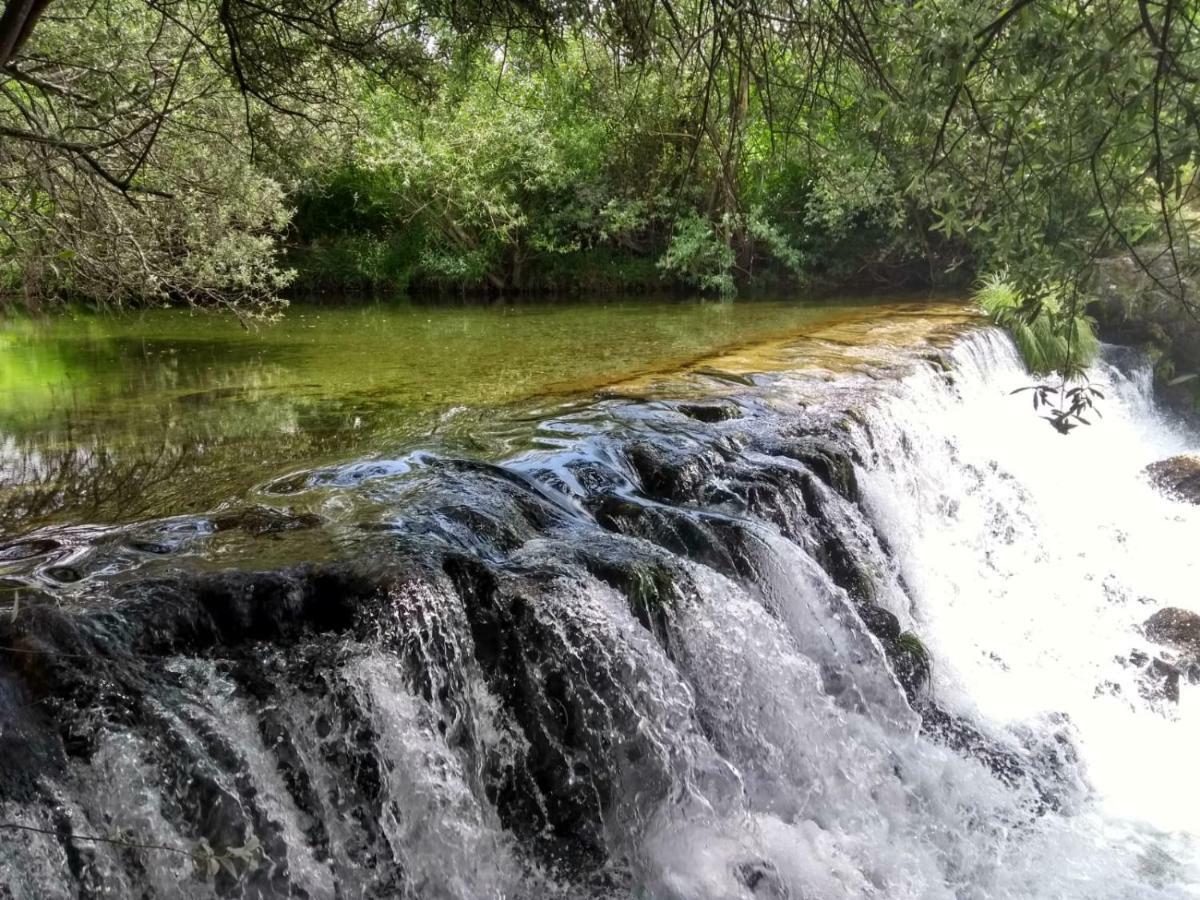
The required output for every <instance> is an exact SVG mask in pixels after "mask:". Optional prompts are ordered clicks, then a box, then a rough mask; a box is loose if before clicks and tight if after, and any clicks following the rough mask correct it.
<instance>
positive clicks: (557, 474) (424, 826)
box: [0, 328, 1200, 900]
mask: <svg viewBox="0 0 1200 900" xmlns="http://www.w3.org/2000/svg"><path fill="white" fill-rule="evenodd" d="M885 349H886V354H885V355H886V356H887V360H888V365H887V366H885V367H881V366H880V365H877V364H874V363H872V362H871V361H870V360H864V361H860V362H859V363H857V364H855V365H851V366H847V367H845V370H844V371H839V372H838V373H836V374H834V373H833V372H831V371H828V370H826V369H817V368H811V369H803V368H797V369H795V370H793V371H786V372H779V373H775V374H771V375H763V376H756V377H755V378H754V379H753V384H752V386H745V387H743V386H741V385H738V386H736V388H731V387H730V385H729V384H728V383H725V384H724V386H723V391H722V396H721V398H720V399H708V400H705V399H700V400H696V399H695V398H693V399H691V400H689V401H688V402H681V401H678V400H670V399H667V398H666V397H663V398H657V399H656V398H655V397H653V396H651V397H650V398H649V399H646V398H638V399H624V398H620V397H610V398H608V399H600V400H597V401H596V403H594V404H590V405H579V404H577V405H575V406H573V407H572V408H571V409H569V410H566V411H564V412H562V413H560V414H559V415H557V416H555V417H552V418H550V419H548V420H547V421H546V422H545V423H544V424H543V426H542V428H541V430H540V432H539V439H538V441H537V443H536V445H535V446H532V447H530V448H529V449H527V450H526V451H525V452H524V453H521V454H519V455H516V456H514V457H512V458H510V459H508V460H506V461H505V462H504V463H503V464H501V465H495V464H489V463H482V462H478V461H472V460H465V459H450V458H445V457H441V456H438V455H435V454H431V453H412V454H406V455H404V456H403V457H401V458H397V459H392V460H384V459H375V460H366V461H354V462H350V463H347V464H346V465H342V466H330V467H324V468H320V469H314V470H307V471H302V472H296V473H292V474H291V475H289V476H287V477H286V478H282V479H279V480H277V481H275V482H272V483H269V484H265V485H262V486H261V488H260V489H258V490H257V491H256V492H254V495H253V496H252V497H251V498H248V499H247V502H251V503H253V504H255V506H254V507H253V509H254V514H255V515H256V516H257V517H258V518H256V519H255V521H256V522H267V523H268V524H269V525H270V527H269V528H267V527H266V526H261V527H258V530H257V531H256V536H255V539H254V541H251V540H249V539H248V538H244V539H243V538H236V539H235V538H230V537H229V532H230V529H229V528H215V527H213V524H212V518H211V517H203V516H199V517H183V518H176V519H169V520H162V521H158V522H148V523H139V524H137V525H134V526H124V527H119V528H101V527H91V528H75V529H62V530H59V531H52V530H44V531H43V532H40V533H37V534H34V535H29V536H27V537H25V538H23V539H21V540H18V541H13V542H10V543H9V544H7V545H6V546H4V547H2V548H0V558H3V559H4V560H8V561H9V563H8V569H7V570H6V571H7V573H8V574H7V575H6V577H7V579H8V581H7V582H6V583H8V584H18V585H20V586H22V588H23V589H24V590H25V594H24V596H25V597H26V599H24V600H23V601H21V603H20V605H19V606H15V605H14V606H13V607H12V608H10V609H9V610H8V611H7V612H5V613H3V615H2V616H0V646H2V647H3V648H4V650H3V652H0V823H3V824H4V825H5V826H6V827H5V829H4V830H3V832H2V833H3V838H4V839H3V843H2V844H0V896H4V897H12V898H58V897H63V898H67V897H80V896H81V897H100V896H145V897H175V896H186V897H221V898H226V897H244V898H277V897H279V898H282V897H291V898H312V900H317V898H327V897H328V898H395V897H412V898H433V900H442V898H445V900H483V898H497V900H498V898H530V900H532V898H545V897H563V898H597V900H599V898H627V897H638V898H646V900H692V898H697V900H709V898H711V900H735V898H740V900H754V898H773V900H784V898H786V900H801V898H803V900H835V898H836V900H841V898H864V900H866V898H872V900H901V898H922V900H924V898H931V900H934V898H946V900H975V898H978V900H983V898H988V900H991V898H1012V900H1017V898H1021V900H1028V898H1045V900H1050V898H1056V900H1057V898H1070V900H1076V898H1078V900H1082V898H1088V900H1099V898H1112V900H1119V898H1121V900H1123V898H1133V897H1138V898H1160V900H1165V898H1186V897H1196V896H1200V847H1198V845H1197V843H1196V842H1197V840H1198V839H1200V794H1197V792H1196V790H1195V788H1194V787H1193V786H1192V781H1193V779H1191V778H1190V777H1189V776H1190V774H1191V772H1190V768H1189V766H1188V762H1189V761H1190V759H1191V756H1192V752H1191V751H1192V749H1193V748H1195V747H1196V746H1198V745H1200V744H1198V742H1197V738H1198V737H1200V734H1198V733H1197V730H1198V728H1200V714H1198V712H1197V709H1196V705H1197V704H1196V699H1195V697H1193V696H1192V692H1193V691H1194V688H1191V687H1190V686H1189V685H1185V686H1184V688H1183V690H1182V692H1181V693H1182V696H1181V697H1180V700H1179V702H1178V703H1177V704H1175V703H1168V702H1166V701H1162V700H1159V699H1155V698H1153V697H1147V696H1144V691H1142V690H1141V684H1142V683H1141V681H1139V679H1140V678H1142V677H1144V673H1142V672H1141V670H1139V668H1138V667H1137V665H1135V664H1133V663H1131V662H1130V656H1131V653H1134V652H1135V651H1141V652H1143V653H1146V654H1148V655H1153V654H1154V653H1155V652H1156V651H1155V649H1154V648H1153V647H1152V646H1150V645H1148V644H1147V643H1146V642H1145V640H1144V639H1143V638H1142V637H1141V636H1140V633H1139V631H1138V630H1137V625H1138V624H1139V623H1140V622H1141V621H1142V620H1144V619H1145V618H1146V617H1147V616H1148V615H1149V614H1150V613H1151V612H1153V610H1154V609H1156V608H1158V607H1159V606H1165V605H1172V606H1180V607H1187V608H1192V609H1197V610H1200V597H1197V596H1196V594H1195V593H1194V587H1193V586H1194V585H1195V584H1196V583H1198V577H1200V556H1198V555H1197V554H1195V553H1194V552H1191V551H1190V546H1192V545H1194V541H1195V537H1194V536H1195V535H1196V534H1197V533H1198V532H1197V525H1198V524H1200V509H1198V508H1194V507H1187V506H1184V505H1183V504H1180V503H1176V502H1173V501H1170V500H1168V499H1166V498H1164V497H1161V496H1159V495H1158V494H1156V493H1155V492H1154V491H1153V489H1152V488H1151V487H1150V486H1149V485H1148V484H1146V483H1145V482H1144V480H1143V479H1142V478H1141V476H1140V472H1141V469H1142V468H1143V467H1144V466H1145V465H1146V464H1147V463H1149V462H1151V461H1152V460H1155V459H1158V458H1162V457H1164V456H1168V455H1171V454H1173V453H1176V452H1179V451H1181V450H1182V449H1186V448H1187V447H1188V446H1189V441H1190V442H1191V446H1193V447H1194V446H1195V441H1196V438H1195V436H1194V435H1189V434H1187V433H1186V432H1184V431H1183V430H1181V429H1178V428H1176V427H1175V426H1173V425H1172V424H1171V423H1170V422H1169V421H1168V420H1167V419H1165V418H1164V417H1163V416H1162V415H1161V414H1160V413H1159V412H1158V411H1157V410H1156V409H1155V407H1154V404H1153V400H1152V396H1151V393H1150V382H1149V375H1148V370H1147V367H1146V365H1145V364H1144V362H1143V361H1141V360H1139V359H1137V358H1135V357H1134V356H1132V355H1131V354H1129V353H1128V352H1124V351H1116V350H1112V351H1110V352H1109V353H1108V354H1107V356H1106V358H1105V360H1104V361H1103V362H1101V363H1099V364H1098V365H1097V366H1096V368H1095V370H1094V372H1093V373H1092V377H1093V379H1094V383H1095V384H1096V385H1097V386H1098V387H1100V388H1101V389H1102V390H1103V391H1104V393H1105V395H1106V399H1105V400H1104V401H1103V403H1102V406H1101V411H1102V413H1103V415H1104V419H1103V420H1101V422H1099V423H1097V424H1095V425H1093V426H1092V427H1091V428H1090V429H1088V428H1080V429H1078V430H1077V431H1076V432H1074V433H1072V435H1070V436H1069V437H1063V436H1061V435H1058V434H1057V433H1055V432H1054V431H1053V430H1052V429H1051V428H1049V427H1048V426H1047V425H1046V423H1044V422H1042V421H1041V420H1040V419H1039V418H1038V417H1037V416H1036V415H1035V414H1034V412H1033V411H1032V410H1031V409H1030V407H1029V399H1028V395H1023V394H1015V395H1014V394H1012V393H1011V391H1012V390H1013V389H1015V388H1018V387H1021V386H1023V385H1024V384H1026V383H1027V380H1028V377H1027V376H1026V375H1025V374H1024V372H1023V370H1022V369H1021V367H1020V364H1019V362H1018V360H1017V358H1016V356H1015V354H1014V351H1013V349H1012V346H1011V344H1010V343H1009V342H1008V340H1007V339H1006V338H1005V337H1003V336H1002V335H1000V334H999V333H997V332H994V331H991V330H987V329H978V328H977V329H974V330H969V331H966V332H963V333H960V334H957V335H956V336H955V337H953V339H950V338H946V339H945V340H941V341H935V342H933V343H922V344H920V345H918V346H910V347H894V348H885ZM846 352H847V353H848V354H849V353H851V351H848V350H847V351H846ZM264 511H265V512H264ZM268 513H269V515H268ZM222 515H223V516H224V519H223V520H222V521H225V522H228V521H231V520H234V519H236V516H231V514H230V513H229V512H228V511H224V512H223V513H222ZM264 533H265V534H266V536H265V537H264V536H263V534H264ZM264 540H266V541H273V542H274V543H272V544H270V545H269V549H270V554H271V555H272V558H274V559H277V560H278V564H277V565H272V566H267V567H263V566H261V565H259V566H257V567H252V566H246V565H239V564H238V560H239V553H242V552H243V551H244V550H245V548H246V546H248V545H251V544H253V545H254V546H256V547H257V546H259V545H260V544H261V543H262V541H264ZM1189 541H1190V542H1191V544H1189ZM256 542H257V543H256ZM261 558H262V557H261V555H260V556H256V557H255V559H256V560H260V559H261ZM65 564H69V565H71V566H72V567H73V569H74V570H77V571H78V572H79V573H81V574H82V576H83V577H81V578H79V579H78V580H75V581H72V582H71V583H70V584H66V585H63V584H55V585H54V586H53V588H52V586H51V582H52V579H51V578H49V577H48V576H47V573H49V572H52V571H53V570H54V569H55V567H61V566H63V565H65Z"/></svg>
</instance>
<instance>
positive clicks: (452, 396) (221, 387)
mask: <svg viewBox="0 0 1200 900" xmlns="http://www.w3.org/2000/svg"><path fill="white" fill-rule="evenodd" d="M866 307H867V304H864V303H863V302H855V301H838V302H826V303H820V304H813V303H802V302H768V301H753V302H748V301H739V302H736V303H716V302H669V301H645V300H639V301H627V302H614V303H570V304H556V305H517V306H502V307H480V306H455V307H450V306H426V305H415V304H407V303H393V304H373V305H366V306H363V305H359V306H354V307H328V306H312V305H302V306H294V307H292V309H291V310H290V311H289V312H288V314H287V316H286V317H285V318H284V319H283V320H282V321H281V322H279V323H277V324H272V325H263V326H260V327H257V328H251V329H245V328H243V327H242V326H241V325H239V323H237V322H236V321H234V320H231V319H227V318H218V317H214V316H206V315H196V314H191V313H188V312H184V311H166V310H157V311H152V312H146V313H143V314H139V315H128V316H97V315H74V316H66V317H59V318H52V319H48V320H29V319H10V320H8V321H5V322H2V323H0V467H2V468H0V532H3V533H9V534H12V533H15V532H24V531H27V530H29V529H30V528H32V527H36V526H37V525H40V524H44V523H48V522H59V523H62V522H120V521H128V520H131V519H136V518H140V517H143V516H149V515H173V514H183V513H189V512H196V511H200V510H204V509H209V508H211V507H212V506H213V505H214V504H217V503H219V502H220V501H221V500H223V499H226V498H229V497H231V496H234V495H236V494H237V493H238V492H240V491H244V490H245V489H246V488H248V487H249V486H251V485H254V484H257V483H260V482H262V481H264V480H267V479H270V478H274V477H278V476H279V475H282V474H286V473H287V472H288V471H290V470H292V469H294V468H296V467H297V466H300V465H314V464H319V463H322V462H325V461H330V460H334V459H344V458H346V457H348V456H361V457H370V456H371V455H374V454H381V453H395V452H397V451H399V450H402V449H404V448H405V447H411V446H413V445H417V444H420V445H423V446H425V445H429V446H436V447H438V448H440V449H444V450H449V451H450V452H462V453H469V454H471V455H474V456H496V455H500V454H503V453H507V452H511V451H512V450H514V449H518V448H519V447H520V446H521V444H522V441H524V440H526V439H527V438H528V434H529V431H530V429H531V428H532V423H535V422H536V421H537V420H538V419H541V418H544V416H545V415H548V414H550V413H552V412H553V411H554V410H555V409H558V408H559V407H561V406H563V405H569V404H570V403H572V402H579V401H580V399H587V398H590V397H591V396H594V394H595V392H596V391H597V390H600V389H603V388H604V387H605V386H607V385H611V384H614V383H618V382H621V381H623V380H627V379H630V378H637V377H639V376H645V375H647V374H651V373H655V372H668V371H673V370H676V369H679V368H681V367H683V366H686V365H689V364H694V363H699V362H701V361H702V360H703V359H704V358H705V357H707V356H710V355H713V354H717V353H720V352H723V351H728V350H730V349H734V348H738V347H743V346H748V345H752V344H755V343H758V342H762V341H767V340H772V339H778V338H782V337H786V336H788V335H791V334H797V333H802V332H803V331H804V330H805V329H808V328H812V327H815V326H819V325H822V324H826V323H829V322H830V321H833V320H836V319H839V318H844V317H847V316H854V315H859V314H862V313H863V311H864V310H865V308H866Z"/></svg>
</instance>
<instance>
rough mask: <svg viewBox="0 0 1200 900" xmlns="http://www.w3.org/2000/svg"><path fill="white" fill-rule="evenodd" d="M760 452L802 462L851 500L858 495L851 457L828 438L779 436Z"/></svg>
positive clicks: (857, 498) (856, 500)
mask: <svg viewBox="0 0 1200 900" xmlns="http://www.w3.org/2000/svg"><path fill="white" fill-rule="evenodd" d="M762 449H763V452H764V453H768V454H770V455H772V456H786V457H788V458H789V459H794V460H797V461H799V462H802V463H804V465H805V466H806V467H808V469H810V470H811V471H812V472H813V473H814V474H816V476H817V477H818V478H820V479H821V480H822V481H823V482H825V484H827V485H829V486H830V487H831V488H833V489H834V490H835V491H837V492H838V493H839V494H841V495H842V496H843V497H845V498H846V499H847V500H849V501H851V502H858V501H859V500H860V499H861V495H860V493H859V489H858V478H857V477H856V476H855V474H854V460H853V459H851V457H850V455H849V454H848V453H846V452H845V451H844V450H842V449H841V448H839V447H838V446H837V445H835V444H834V443H832V442H831V441H828V440H825V439H822V438H819V437H814V436H812V435H800V436H796V437H792V438H780V439H778V440H773V441H769V442H767V443H765V444H764V446H763V448H762Z"/></svg>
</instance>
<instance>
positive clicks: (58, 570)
mask: <svg viewBox="0 0 1200 900" xmlns="http://www.w3.org/2000/svg"><path fill="white" fill-rule="evenodd" d="M45 573H46V577H47V578H52V579H54V580H55V581H59V582H62V583H63V584H74V583H75V582H76V581H80V580H82V578H83V573H82V572H81V571H79V569H76V568H75V567H74V566H50V567H49V568H48V569H46V570H45Z"/></svg>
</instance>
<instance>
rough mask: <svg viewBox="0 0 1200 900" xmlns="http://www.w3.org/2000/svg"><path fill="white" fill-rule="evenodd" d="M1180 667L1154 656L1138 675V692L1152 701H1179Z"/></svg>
mask: <svg viewBox="0 0 1200 900" xmlns="http://www.w3.org/2000/svg"><path fill="white" fill-rule="evenodd" d="M1179 678H1180V672H1179V669H1178V668H1177V667H1176V666H1174V665H1172V664H1171V663H1169V662H1167V661H1166V660H1164V659H1162V658H1161V657H1157V656H1156V657H1154V658H1153V659H1151V660H1150V661H1149V662H1148V663H1147V664H1146V665H1145V666H1144V667H1142V671H1141V673H1140V674H1139V675H1138V693H1140V694H1141V695H1142V696H1143V697H1144V698H1145V699H1146V700H1149V701H1150V702H1151V703H1159V702H1163V701H1165V702H1167V703H1178V702H1179Z"/></svg>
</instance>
